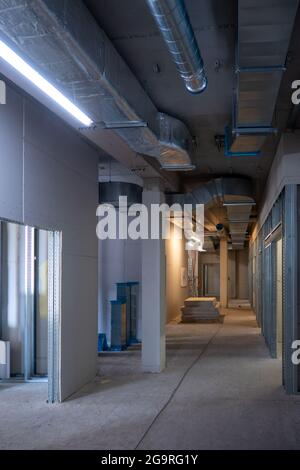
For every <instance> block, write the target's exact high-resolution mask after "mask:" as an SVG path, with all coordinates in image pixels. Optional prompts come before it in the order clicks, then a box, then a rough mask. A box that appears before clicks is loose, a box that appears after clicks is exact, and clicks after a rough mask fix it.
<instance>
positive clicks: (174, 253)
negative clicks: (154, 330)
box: [166, 224, 188, 322]
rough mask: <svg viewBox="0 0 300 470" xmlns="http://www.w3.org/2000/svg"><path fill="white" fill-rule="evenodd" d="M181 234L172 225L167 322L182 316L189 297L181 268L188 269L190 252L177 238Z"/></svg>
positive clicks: (168, 268)
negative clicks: (182, 309)
mask: <svg viewBox="0 0 300 470" xmlns="http://www.w3.org/2000/svg"><path fill="white" fill-rule="evenodd" d="M180 232H181V230H180V229H179V227H176V226H175V225H173V224H171V232H170V239H169V240H166V287H167V288H166V296H167V313H166V315H167V322H170V321H171V320H173V319H175V318H176V317H178V316H179V315H180V314H181V311H180V307H182V306H183V304H184V300H185V299H186V298H187V297H188V286H186V287H182V286H181V268H185V269H187V267H188V252H187V251H186V250H185V240H184V239H182V240H179V239H178V238H176V237H177V235H178V234H179V233H180ZM176 234H177V235H176Z"/></svg>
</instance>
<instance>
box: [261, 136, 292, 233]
mask: <svg viewBox="0 0 300 470" xmlns="http://www.w3.org/2000/svg"><path fill="white" fill-rule="evenodd" d="M299 149H300V131H297V130H296V131H295V132H293V133H288V134H282V136H281V139H280V142H279V145H278V148H277V152H276V155H275V158H274V160H273V163H272V167H271V170H270V173H269V176H268V180H267V184H266V187H265V192H264V196H263V202H262V204H261V206H260V208H259V209H260V210H259V216H258V222H257V224H256V227H255V230H254V232H253V234H252V239H253V240H254V239H255V238H256V236H257V233H258V232H259V230H260V228H261V227H262V226H263V224H264V222H265V220H266V218H267V217H268V214H269V213H270V211H271V209H272V206H273V204H274V203H275V202H276V200H277V199H278V197H279V195H280V193H281V192H282V190H283V188H284V187H285V185H287V184H300V151H299Z"/></svg>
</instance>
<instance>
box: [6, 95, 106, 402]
mask: <svg viewBox="0 0 300 470" xmlns="http://www.w3.org/2000/svg"><path fill="white" fill-rule="evenodd" d="M0 124H1V125H0V145H1V152H0V168H1V171H0V218H4V219H8V220H12V221H16V222H20V223H24V224H27V225H30V226H33V227H38V228H41V229H48V230H59V231H62V291H61V292H62V297H61V390H60V393H61V399H64V398H66V397H68V396H69V395H71V394H72V393H74V392H75V391H76V390H78V389H79V388H80V387H81V386H83V385H84V384H85V383H87V382H89V381H90V380H91V379H92V378H93V377H94V375H95V372H96V347H97V252H98V242H97V238H96V208H97V200H98V184H97V179H98V153H97V151H96V150H95V149H94V148H92V147H91V146H89V145H88V144H87V143H86V142H85V141H84V140H83V139H82V138H81V137H80V136H79V135H78V134H77V133H76V132H75V131H73V130H71V128H69V127H68V126H67V125H66V124H64V122H63V121H61V120H60V119H59V118H58V117H57V116H55V115H54V114H52V113H51V112H49V111H48V110H46V109H45V108H44V107H42V106H41V105H39V104H38V103H36V102H34V101H33V100H31V99H28V98H27V97H25V96H24V95H23V94H22V92H21V91H19V90H18V89H15V88H14V87H12V86H7V104H6V105H2V106H0Z"/></svg>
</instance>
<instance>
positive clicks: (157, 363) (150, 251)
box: [142, 180, 166, 372]
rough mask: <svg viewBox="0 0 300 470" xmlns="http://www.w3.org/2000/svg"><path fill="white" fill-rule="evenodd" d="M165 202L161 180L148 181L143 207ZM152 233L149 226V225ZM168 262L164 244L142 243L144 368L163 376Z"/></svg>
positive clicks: (159, 242)
mask: <svg viewBox="0 0 300 470" xmlns="http://www.w3.org/2000/svg"><path fill="white" fill-rule="evenodd" d="M163 202H164V193H163V188H162V187H161V185H160V181H159V180H157V181H156V180H151V181H148V182H147V183H146V185H145V188H144V191H143V203H144V204H145V205H146V206H147V207H148V211H149V214H150V210H151V204H162V203H163ZM149 232H150V225H149ZM165 323H166V262H165V241H164V240H162V239H159V240H150V239H149V240H143V241H142V365H143V369H144V370H145V371H147V372H161V371H162V370H163V369H164V368H165V363H166V337H165Z"/></svg>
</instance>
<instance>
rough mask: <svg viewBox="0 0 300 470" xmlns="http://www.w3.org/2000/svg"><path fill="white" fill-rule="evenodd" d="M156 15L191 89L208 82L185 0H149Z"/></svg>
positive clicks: (200, 90) (193, 91)
mask: <svg viewBox="0 0 300 470" xmlns="http://www.w3.org/2000/svg"><path fill="white" fill-rule="evenodd" d="M147 3H148V5H149V8H150V11H151V13H152V15H153V18H154V20H155V22H156V24H157V26H158V28H159V30H160V32H161V34H162V36H163V38H164V41H165V43H166V45H167V48H168V49H169V52H170V54H171V55H172V58H173V61H174V62H175V64H176V66H177V69H178V72H179V74H180V76H181V78H182V79H183V80H184V82H185V86H186V88H187V90H188V91H189V92H190V93H201V92H202V91H204V90H205V88H206V86H207V78H206V76H205V71H204V65H203V60H202V57H201V54H200V50H199V47H198V44H197V40H196V37H195V34H194V30H193V28H192V25H191V23H190V19H189V16H188V13H187V11H186V8H185V4H184V1H183V0H147Z"/></svg>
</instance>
